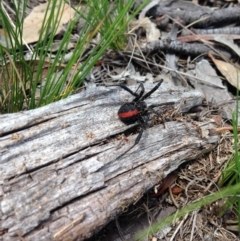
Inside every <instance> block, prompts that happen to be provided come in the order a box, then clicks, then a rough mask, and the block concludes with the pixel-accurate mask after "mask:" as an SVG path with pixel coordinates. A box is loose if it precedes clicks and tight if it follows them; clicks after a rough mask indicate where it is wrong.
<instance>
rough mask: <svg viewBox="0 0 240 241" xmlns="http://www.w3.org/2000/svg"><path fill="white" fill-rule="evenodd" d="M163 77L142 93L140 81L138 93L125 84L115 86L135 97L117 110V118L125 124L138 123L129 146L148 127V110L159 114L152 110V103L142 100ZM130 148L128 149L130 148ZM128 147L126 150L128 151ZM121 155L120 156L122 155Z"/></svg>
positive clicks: (156, 87) (158, 85) (158, 84)
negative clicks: (134, 136) (138, 128)
mask: <svg viewBox="0 0 240 241" xmlns="http://www.w3.org/2000/svg"><path fill="white" fill-rule="evenodd" d="M162 82H163V79H161V80H160V81H159V82H158V83H157V85H156V86H154V87H153V88H152V89H151V90H150V91H149V92H147V93H146V94H144V92H145V89H144V86H143V84H142V83H141V84H140V85H139V88H141V90H140V93H139V94H137V93H136V92H133V91H132V90H130V89H129V88H128V87H127V86H125V85H122V84H119V85H117V86H120V87H121V88H123V89H124V90H126V91H127V92H129V93H130V94H132V95H133V96H135V99H133V101H131V102H129V103H125V104H123V105H122V106H121V107H120V109H119V110H118V117H119V119H120V120H121V121H122V122H123V123H124V124H126V125H130V124H134V123H136V122H138V123H139V125H140V131H139V134H138V136H137V138H136V140H135V143H134V144H133V146H132V147H131V148H133V147H134V146H135V145H137V144H138V143H139V141H140V139H141V137H142V134H143V131H144V130H145V129H146V128H147V127H148V121H149V118H150V111H151V112H154V113H155V114H157V115H159V114H158V113H156V112H155V111H154V110H153V107H154V106H153V105H151V106H147V104H146V102H145V101H144V100H145V99H147V98H148V97H149V96H150V95H151V94H152V93H153V92H155V91H156V90H157V89H158V88H159V87H160V85H161V84H162ZM131 148H130V149H131ZM130 149H128V150H127V151H129V150H130ZM127 151H126V152H127ZM126 152H124V153H123V154H122V155H124V154H125V153H126ZM122 155H121V156H122Z"/></svg>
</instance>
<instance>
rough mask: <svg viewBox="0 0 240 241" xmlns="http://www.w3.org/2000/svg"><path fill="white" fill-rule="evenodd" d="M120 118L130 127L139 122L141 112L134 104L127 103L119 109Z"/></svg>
mask: <svg viewBox="0 0 240 241" xmlns="http://www.w3.org/2000/svg"><path fill="white" fill-rule="evenodd" d="M118 117H119V119H120V120H121V121H122V122H123V123H125V124H127V125H130V124H133V123H135V122H136V121H137V120H138V118H139V111H138V109H137V108H136V106H135V105H134V104H132V103H126V104H124V105H122V106H121V108H120V109H119V111H118Z"/></svg>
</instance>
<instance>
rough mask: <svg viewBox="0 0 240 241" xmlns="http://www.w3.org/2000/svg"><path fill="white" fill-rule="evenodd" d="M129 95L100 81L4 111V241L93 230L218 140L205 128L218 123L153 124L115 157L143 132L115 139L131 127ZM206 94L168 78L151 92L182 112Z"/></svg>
mask: <svg viewBox="0 0 240 241" xmlns="http://www.w3.org/2000/svg"><path fill="white" fill-rule="evenodd" d="M145 87H146V91H148V90H149V89H151V88H152V87H153V85H148V86H145ZM126 98H128V99H129V100H132V96H130V95H129V94H128V93H126V92H125V91H124V90H121V89H120V88H117V87H108V88H105V87H99V88H97V89H96V88H92V89H88V90H87V91H84V92H81V93H79V94H76V95H73V96H70V97H69V98H67V99H65V100H62V101H59V102H56V103H53V104H51V105H48V106H45V107H42V108H39V109H36V110H31V111H26V112H20V113H16V114H8V115H2V116H0V134H1V137H0V185H1V188H0V208H1V209H0V212H1V215H0V216H1V220H0V237H1V238H2V239H3V240H19V238H20V237H21V238H24V240H40V239H42V240H54V239H55V240H83V239H85V238H87V237H90V236H91V235H92V234H93V233H94V232H96V231H98V230H99V229H100V228H101V227H103V226H104V225H106V224H107V223H108V222H109V221H110V220H111V219H114V217H115V216H116V215H117V214H119V213H120V212H121V211H123V210H124V209H125V208H127V207H128V206H129V205H130V204H133V203H135V202H136V201H137V200H139V198H141V196H142V195H143V194H144V193H145V192H146V191H147V190H149V189H150V188H151V187H152V186H153V185H155V184H156V183H158V182H159V181H160V180H161V179H162V178H163V177H165V176H166V175H167V174H168V173H170V172H172V171H173V170H175V169H176V168H177V167H178V166H179V165H180V164H182V163H184V162H186V161H189V160H192V159H195V158H196V157H198V156H199V155H202V154H203V153H206V152H208V151H210V150H211V149H212V148H214V146H215V145H216V144H217V140H218V136H217V135H215V136H210V135H206V133H208V130H209V129H211V128H213V126H211V125H203V124H202V123H197V122H195V123H194V124H193V123H191V122H176V121H175V122H174V121H172V122H167V123H166V124H165V125H166V128H164V127H163V125H155V126H153V127H151V128H149V129H147V130H146V131H145V132H144V133H143V137H142V139H141V141H140V143H139V144H138V145H136V146H135V147H134V148H133V149H131V150H130V151H129V152H128V153H127V154H126V155H124V156H122V157H121V158H119V159H118V160H116V157H118V156H119V155H121V153H123V152H124V151H125V150H127V149H128V148H129V146H130V145H131V143H133V142H134V140H135V138H136V135H137V134H135V135H132V136H130V137H128V139H129V142H126V141H125V140H115V139H114V138H111V137H113V136H114V135H117V134H121V133H122V132H123V131H125V130H127V129H128V128H130V127H129V126H125V125H124V124H123V123H121V122H120V121H119V120H118V118H117V110H118V108H119V107H120V105H121V104H122V103H123V102H124V101H125V100H126ZM202 101H203V95H202V94H201V93H200V92H199V91H186V90H185V89H183V88H175V89H174V88H173V87H171V88H170V87H169V86H167V85H166V84H165V83H164V84H163V85H162V86H161V89H159V90H157V91H156V92H155V93H154V94H153V95H152V96H151V97H150V98H149V99H147V103H148V104H162V103H168V102H174V103H175V107H176V108H178V109H179V110H180V111H182V112H186V111H188V110H189V109H190V108H192V107H193V106H197V105H200V104H201V103H202ZM180 103H181V104H180ZM201 132H202V133H204V137H203V136H202V135H201Z"/></svg>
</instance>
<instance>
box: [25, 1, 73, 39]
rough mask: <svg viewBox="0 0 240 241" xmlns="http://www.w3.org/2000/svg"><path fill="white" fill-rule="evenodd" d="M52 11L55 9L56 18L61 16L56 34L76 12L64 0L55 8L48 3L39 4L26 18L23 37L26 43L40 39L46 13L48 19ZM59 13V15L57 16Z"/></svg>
mask: <svg viewBox="0 0 240 241" xmlns="http://www.w3.org/2000/svg"><path fill="white" fill-rule="evenodd" d="M51 11H54V19H56V18H57V17H58V18H59V19H58V27H57V31H56V34H58V33H59V32H60V31H61V29H62V26H63V24H66V23H68V22H69V21H70V20H71V19H72V18H73V17H74V14H75V11H74V10H73V9H72V8H71V7H70V6H69V5H68V4H66V3H63V2H62V1H59V3H58V4H56V6H54V9H53V8H52V6H51V5H50V6H49V7H48V3H43V4H40V5H38V6H37V7H35V8H34V9H33V10H32V12H31V13H30V14H29V15H28V16H27V17H26V18H25V20H24V23H23V39H24V40H25V41H26V43H32V42H36V41H38V39H39V36H40V32H41V28H42V25H43V21H44V18H45V15H46V18H47V19H48V18H49V16H50V13H51ZM58 13H59V16H57V14H58Z"/></svg>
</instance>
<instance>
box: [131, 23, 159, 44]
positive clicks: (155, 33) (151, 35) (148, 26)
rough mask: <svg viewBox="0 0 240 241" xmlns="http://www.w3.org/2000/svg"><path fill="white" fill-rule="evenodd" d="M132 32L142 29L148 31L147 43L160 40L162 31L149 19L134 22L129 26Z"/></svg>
mask: <svg viewBox="0 0 240 241" xmlns="http://www.w3.org/2000/svg"><path fill="white" fill-rule="evenodd" d="M129 27H130V29H131V31H130V32H133V31H135V30H136V29H138V28H140V27H142V28H143V29H144V30H145V31H146V37H147V41H154V40H158V39H159V38H160V37H161V34H160V31H159V30H158V29H157V27H156V24H155V23H153V22H151V21H150V19H149V18H143V19H139V20H135V21H132V22H131V23H130V24H129Z"/></svg>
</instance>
